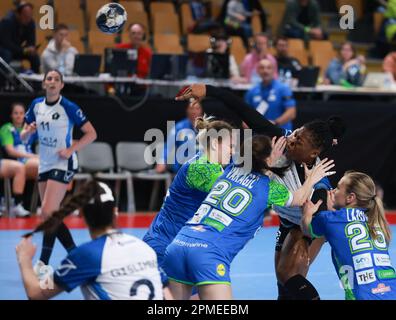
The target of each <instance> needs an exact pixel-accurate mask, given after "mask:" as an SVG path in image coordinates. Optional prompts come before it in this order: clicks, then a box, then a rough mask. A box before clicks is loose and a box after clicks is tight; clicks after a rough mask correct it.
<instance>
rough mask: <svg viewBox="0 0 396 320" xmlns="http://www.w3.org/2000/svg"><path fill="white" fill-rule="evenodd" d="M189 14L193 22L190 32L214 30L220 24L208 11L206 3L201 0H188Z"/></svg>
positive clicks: (218, 27)
mask: <svg viewBox="0 0 396 320" xmlns="http://www.w3.org/2000/svg"><path fill="white" fill-rule="evenodd" d="M190 8H191V14H192V17H193V19H194V24H193V25H192V26H190V28H189V31H190V32H192V33H204V32H211V33H212V32H216V31H217V30H219V29H220V28H221V25H220V24H219V23H218V22H217V21H215V20H214V19H213V18H212V17H211V16H210V15H209V13H208V10H207V3H206V2H204V1H202V0H190Z"/></svg>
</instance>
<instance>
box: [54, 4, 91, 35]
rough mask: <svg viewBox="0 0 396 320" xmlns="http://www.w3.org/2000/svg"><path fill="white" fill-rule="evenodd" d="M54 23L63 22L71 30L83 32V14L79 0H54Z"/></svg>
mask: <svg viewBox="0 0 396 320" xmlns="http://www.w3.org/2000/svg"><path fill="white" fill-rule="evenodd" d="M54 8H55V16H56V23H65V24H67V25H68V27H69V28H70V29H72V30H78V31H79V32H80V33H81V34H83V32H84V15H83V11H82V10H81V8H80V0H71V1H64V0H54Z"/></svg>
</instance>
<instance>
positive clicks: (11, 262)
mask: <svg viewBox="0 0 396 320" xmlns="http://www.w3.org/2000/svg"><path fill="white" fill-rule="evenodd" d="M276 230H277V228H274V227H269V228H263V229H262V230H261V231H260V232H259V234H258V235H257V236H256V238H254V239H253V240H252V241H250V242H249V243H248V244H247V245H246V247H245V248H244V249H243V250H242V251H241V252H240V253H239V255H237V257H236V258H235V260H234V262H233V264H232V266H231V280H232V286H233V293H234V297H235V299H252V300H260V299H266V300H274V299H276V297H277V287H276V279H275V273H274V262H273V255H274V241H275V233H276ZM124 231H125V232H127V233H131V234H133V235H135V236H137V237H140V238H141V237H143V235H144V233H145V232H146V229H124ZM392 231H393V234H394V235H395V234H396V226H392ZM25 232H26V231H0V300H5V299H7V300H8V299H11V300H17V299H18V300H19V299H26V296H25V293H24V289H23V285H22V281H21V279H20V275H19V269H18V265H17V261H16V255H15V246H16V245H17V243H18V242H19V240H20V236H21V235H22V234H23V233H25ZM72 233H73V237H74V239H75V241H76V243H77V244H81V243H84V242H86V241H89V239H90V238H89V234H88V231H87V230H84V229H74V230H72ZM33 242H34V243H36V244H37V253H36V259H37V256H38V254H39V250H40V245H41V235H35V237H34V238H33ZM394 242H395V241H393V243H392V244H391V247H390V255H391V258H392V261H393V262H395V261H396V244H395V243H394ZM65 255H66V254H65V251H64V249H63V248H62V246H61V245H60V244H59V242H57V243H56V246H55V250H54V252H53V255H52V258H51V265H52V266H54V267H56V266H57V265H58V264H59V262H60V261H61V260H62V259H63V258H64V256H65ZM308 279H309V280H310V281H311V282H312V283H313V284H314V285H315V287H316V288H317V290H318V292H319V294H320V295H321V298H322V299H325V300H343V299H344V293H343V290H342V289H341V287H340V285H339V281H338V278H337V275H336V273H335V270H334V267H333V265H332V262H331V258H330V247H329V245H328V244H325V245H324V246H323V248H322V250H321V252H320V253H319V255H318V257H317V259H316V261H315V262H314V264H313V265H312V267H311V270H310V272H309V275H308ZM55 299H62V300H73V299H77V300H80V299H82V295H81V292H80V290H79V289H76V290H74V291H73V292H72V293H63V294H61V295H59V296H58V297H56V298H55Z"/></svg>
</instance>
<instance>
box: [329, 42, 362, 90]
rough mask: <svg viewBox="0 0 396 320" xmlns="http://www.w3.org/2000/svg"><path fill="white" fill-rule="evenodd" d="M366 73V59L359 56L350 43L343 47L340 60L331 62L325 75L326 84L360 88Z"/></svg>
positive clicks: (344, 44) (335, 59)
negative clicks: (349, 85)
mask: <svg viewBox="0 0 396 320" xmlns="http://www.w3.org/2000/svg"><path fill="white" fill-rule="evenodd" d="M365 71H366V65H365V58H364V57H363V56H362V55H359V56H357V55H356V51H355V48H354V47H353V45H352V44H351V43H350V42H345V43H343V44H342V45H341V48H340V51H339V56H338V58H334V59H333V60H331V61H330V64H329V66H328V68H327V70H326V73H325V80H324V83H325V84H336V85H343V84H345V85H348V84H351V85H354V86H360V85H361V84H362V82H363V78H364V73H365Z"/></svg>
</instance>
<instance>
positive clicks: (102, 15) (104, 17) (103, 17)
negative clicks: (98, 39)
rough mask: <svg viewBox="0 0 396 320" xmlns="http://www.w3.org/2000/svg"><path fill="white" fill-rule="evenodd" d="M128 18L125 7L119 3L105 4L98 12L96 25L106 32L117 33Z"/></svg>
mask: <svg viewBox="0 0 396 320" xmlns="http://www.w3.org/2000/svg"><path fill="white" fill-rule="evenodd" d="M126 20H127V12H126V10H125V8H124V7H123V6H122V5H120V4H118V3H114V2H112V3H108V4H105V5H104V6H103V7H101V8H100V9H99V10H98V13H97V14H96V25H97V26H98V28H99V29H100V31H102V32H104V33H116V32H118V31H120V30H121V29H122V27H123V26H124V24H125V22H126Z"/></svg>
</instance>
